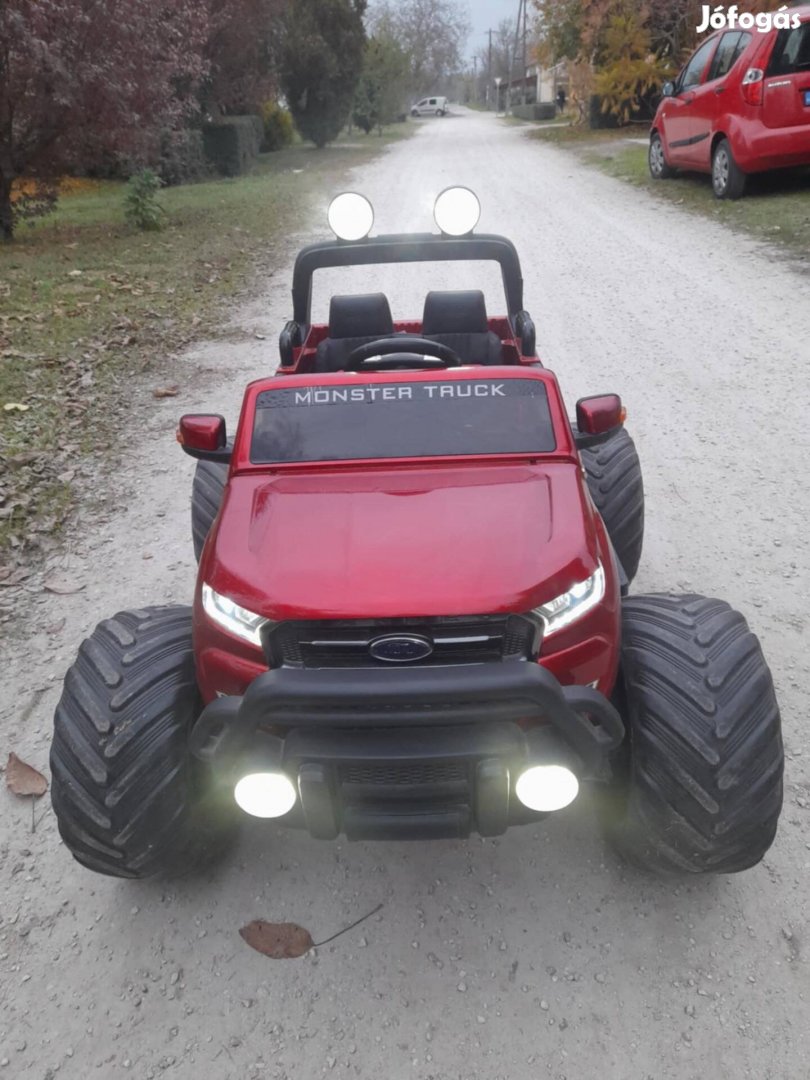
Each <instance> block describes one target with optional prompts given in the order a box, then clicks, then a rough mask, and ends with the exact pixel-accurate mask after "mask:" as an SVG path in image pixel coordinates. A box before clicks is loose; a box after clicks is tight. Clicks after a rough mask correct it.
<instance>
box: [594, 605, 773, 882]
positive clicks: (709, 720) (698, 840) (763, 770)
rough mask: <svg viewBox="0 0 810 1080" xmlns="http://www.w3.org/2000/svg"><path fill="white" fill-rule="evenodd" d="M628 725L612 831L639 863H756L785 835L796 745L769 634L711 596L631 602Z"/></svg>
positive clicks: (696, 870) (625, 661)
mask: <svg viewBox="0 0 810 1080" xmlns="http://www.w3.org/2000/svg"><path fill="white" fill-rule="evenodd" d="M622 635H623V640H622V679H621V683H620V688H619V693H620V696H621V697H622V698H623V701H622V702H621V704H622V707H623V711H624V713H625V716H626V723H627V726H628V739H629V743H628V745H627V746H626V747H625V748H624V750H625V757H624V759H623V760H621V761H619V762H617V766H618V768H617V772H618V775H617V778H616V780H615V782H614V788H613V798H612V803H610V802H609V803H608V820H607V821H606V823H605V824H606V826H607V832H608V836H609V837H610V838H611V839H612V840H613V841H614V843H615V844H616V846H617V847H618V848H619V850H620V851H621V852H622V853H623V854H624V855H625V856H627V858H628V859H629V861H630V862H632V863H634V864H636V865H639V866H641V867H643V868H645V869H649V870H653V871H662V872H668V873H679V874H684V873H686V874H705V873H711V874H732V873H736V872H737V871H740V870H746V869H747V868H748V867H750V866H754V865H755V863H758V862H759V861H760V859H761V858H762V857H763V855H764V854H765V852H766V851H767V850H768V848H769V847H770V845H771V843H772V842H773V839H774V836H775V835H776V827H777V822H778V820H779V813H780V810H781V807H782V774H783V769H784V752H783V748H782V735H781V726H780V718H779V707H778V705H777V702H776V696H775V694H774V689H773V681H772V679H771V674H770V671H769V670H768V665H767V663H766V662H765V658H764V657H763V655H762V650H761V648H760V645H759V641H758V640H757V638H756V637H755V636H754V635H753V634H752V633H751V631H750V630H749V629H748V625H747V623H746V621H745V619H744V618H743V616H742V615H740V613H739V612H737V611H734V610H733V609H732V608H730V607H729V606H728V604H726V603H723V602H722V601H721V600H709V599H706V598H705V597H703V596H663V595H653V596H633V597H629V598H627V599H625V600H624V601H623V603H622Z"/></svg>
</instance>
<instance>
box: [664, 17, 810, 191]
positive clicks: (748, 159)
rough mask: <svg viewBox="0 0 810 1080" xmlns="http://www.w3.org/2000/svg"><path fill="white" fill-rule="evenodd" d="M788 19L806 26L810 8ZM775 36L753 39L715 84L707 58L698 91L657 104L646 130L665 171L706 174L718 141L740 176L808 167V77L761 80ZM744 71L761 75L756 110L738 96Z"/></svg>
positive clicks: (802, 74)
mask: <svg viewBox="0 0 810 1080" xmlns="http://www.w3.org/2000/svg"><path fill="white" fill-rule="evenodd" d="M794 13H795V14H796V15H797V16H798V17H799V18H800V20H801V21H802V22H803V23H806V22H808V21H810V8H800V9H797V10H796V11H795V12H791V14H794ZM726 32H727V31H718V32H717V33H716V34H715V35H714V37H715V40H716V41H718V42H719V40H720V38H721V37H722V36H723V34H724V33H726ZM777 33H778V31H777V30H776V29H773V30H769V31H768V32H766V33H754V34H753V36H752V40H751V42H750V43H749V45H748V46H747V48H746V49H745V50H744V51H743V53H742V54H741V55H740V57H739V59H738V60H737V61H736V63H735V64H734V66H733V67H732V68H731V70H730V71H729V72H728V74H726V75H724V76H721V77H720V78H716V79H709V75H710V74H711V70H710V69H711V57H710V58H709V61H708V62H707V64H706V68H705V70H704V72H703V78H702V81H701V82H700V83H699V84H698V85H696V86H693V87H692V88H691V89H690V90H688V91H685V92H683V93H682V94H679V95H678V96H677V97H670V98H663V99H662V100H661V102H660V104H659V106H658V109H657V111H656V115H655V119H654V121H653V125H652V130H653V131H657V132H659V134H660V135H661V140H662V142H663V144H664V150H665V153H666V158H667V161H668V162H669V164H670V165H671V166H673V167H674V168H682V169H689V170H694V171H696V172H706V173H709V172H711V156H712V150H713V148H714V146H715V144H716V142H717V141H718V139H719V138H720V137H722V136H725V137H726V138H728V140H729V142H730V144H731V150H732V153H733V155H734V159H735V161H736V162H737V164H738V165H739V166H740V168H741V169H742V170H743V172H746V173H760V172H767V171H769V170H771V169H780V168H789V167H792V166H800V165H810V106H806V105H804V98H803V94H804V91H805V90H808V91H810V71H807V70H805V71H800V72H798V73H795V74H792V75H788V76H779V75H768V74H767V67H768V62H769V60H770V57H771V53H772V52H773V48H774V44H775V42H776V37H777ZM706 40H709V38H707V39H706ZM749 68H760V69H762V70H763V71H765V72H766V76H765V79H764V82H763V84H762V86H763V102H762V104H761V105H751V104H749V103H748V102H746V100H745V98H744V96H743V92H742V85H741V84H742V80H743V77H744V76H745V73H746V71H747V70H748V69H749ZM693 140H695V141H693ZM679 143H681V144H684V145H678V144H679Z"/></svg>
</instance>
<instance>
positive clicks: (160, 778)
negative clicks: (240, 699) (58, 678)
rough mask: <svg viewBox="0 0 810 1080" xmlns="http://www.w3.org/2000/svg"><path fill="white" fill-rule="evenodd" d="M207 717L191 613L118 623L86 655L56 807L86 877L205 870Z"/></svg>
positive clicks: (70, 678)
mask: <svg viewBox="0 0 810 1080" xmlns="http://www.w3.org/2000/svg"><path fill="white" fill-rule="evenodd" d="M198 708H199V695H198V690H197V681H196V674H195V666H194V652H193V648H192V638H191V608H189V607H180V606H176V607H174V606H173V607H163V608H147V609H145V610H142V611H123V612H119V613H118V614H117V615H115V616H113V618H112V619H107V620H105V621H104V622H102V623H100V624H99V625H98V626H97V627H96V629H95V630H94V631H93V633H92V635H91V636H90V637H89V638H88V639H87V640H86V641H84V642H83V643H82V645H81V646H80V648H79V653H78V656H77V658H76V661H75V663H74V664H73V665H72V667H71V668H70V669H69V671H68V673H67V675H66V677H65V685H64V689H63V692H62V697H61V699H60V701H59V703H58V705H57V707H56V713H55V717H54V739H53V744H52V747H51V772H52V778H53V780H52V788H51V795H52V800H53V807H54V811H55V813H56V817H57V821H58V824H59V831H60V833H61V835H62V839H63V840H64V842H65V843H66V844H67V846H68V847H69V848H70V850H71V852H72V853H73V855H74V856H75V857H76V859H78V861H79V862H80V863H82V864H83V865H84V866H87V867H89V868H90V869H92V870H97V871H99V872H100V873H104V874H111V875H114V876H117V877H132V878H137V877H148V876H150V875H152V874H155V873H161V872H165V871H168V870H182V869H185V868H186V866H187V865H189V864H194V863H196V862H197V861H199V859H200V856H201V855H203V854H204V849H205V847H206V845H207V844H208V843H209V842H210V840H211V838H212V837H211V832H210V829H209V828H208V825H207V823H206V820H205V814H204V813H203V800H202V799H201V797H200V795H201V789H202V784H201V777H200V776H199V774H198V773H197V772H196V767H195V764H194V763H193V761H192V759H190V757H189V754H188V751H187V737H188V732H189V729H190V727H191V724H192V723H193V721H194V719H195V718H196V715H197V711H198Z"/></svg>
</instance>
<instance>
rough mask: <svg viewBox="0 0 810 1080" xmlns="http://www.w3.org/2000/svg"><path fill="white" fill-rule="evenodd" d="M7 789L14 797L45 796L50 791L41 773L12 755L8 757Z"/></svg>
mask: <svg viewBox="0 0 810 1080" xmlns="http://www.w3.org/2000/svg"><path fill="white" fill-rule="evenodd" d="M6 787H7V788H8V789H9V791H10V792H11V793H12V795H44V794H45V792H46V791H47V790H48V781H47V780H46V779H45V777H44V776H43V775H42V773H41V772H37V770H36V769H34V768H32V767H31V766H30V765H26V763H25V762H24V761H21V760H20V759H19V758H18V757H17V755H16V754H13V753H12V754H9V755H8V764H7V765H6Z"/></svg>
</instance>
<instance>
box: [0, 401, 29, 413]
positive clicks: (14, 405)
mask: <svg viewBox="0 0 810 1080" xmlns="http://www.w3.org/2000/svg"><path fill="white" fill-rule="evenodd" d="M30 408H31V406H30V405H21V404H20V402H19V401H8V402H6V404H5V405H4V406H3V412H28V410H29V409H30Z"/></svg>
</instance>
